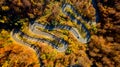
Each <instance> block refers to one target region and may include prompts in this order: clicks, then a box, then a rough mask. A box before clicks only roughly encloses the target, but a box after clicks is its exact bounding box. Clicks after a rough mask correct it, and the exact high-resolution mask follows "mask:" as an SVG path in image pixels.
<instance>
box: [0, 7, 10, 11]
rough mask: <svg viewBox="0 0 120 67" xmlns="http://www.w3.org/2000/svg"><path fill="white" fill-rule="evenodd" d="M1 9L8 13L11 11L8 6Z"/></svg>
mask: <svg viewBox="0 0 120 67" xmlns="http://www.w3.org/2000/svg"><path fill="white" fill-rule="evenodd" d="M1 8H2V10H4V11H6V10H9V9H10V8H9V7H8V6H2V7H1Z"/></svg>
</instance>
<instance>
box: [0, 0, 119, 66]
mask: <svg viewBox="0 0 120 67" xmlns="http://www.w3.org/2000/svg"><path fill="white" fill-rule="evenodd" d="M91 1H92V0H65V2H66V3H70V4H71V5H72V6H74V7H75V9H76V10H77V11H78V12H79V13H80V14H81V15H82V16H84V17H85V18H88V19H89V20H90V22H92V21H95V19H96V18H95V17H96V16H95V13H96V10H95V8H94V7H93V5H92V3H91ZM96 1H97V7H98V10H99V15H100V20H99V21H98V22H97V24H96V25H89V24H87V22H88V21H86V20H85V19H82V18H80V17H77V16H76V15H74V13H73V11H72V10H71V9H69V8H67V9H66V11H67V12H70V13H71V14H72V15H73V16H75V18H77V19H78V20H80V21H81V22H82V23H83V24H84V25H85V26H86V27H87V28H88V30H89V31H90V33H91V41H90V42H89V43H87V44H83V43H81V42H79V41H77V39H76V38H74V36H73V35H72V33H71V32H69V31H68V30H62V29H59V30H54V31H53V30H50V31H49V30H45V29H42V28H38V29H39V30H41V31H44V32H46V33H51V34H54V35H56V36H57V37H59V38H62V39H64V40H65V41H67V42H68V44H69V45H68V48H67V50H66V51H65V52H58V51H57V50H56V49H54V48H53V47H52V46H50V45H49V44H46V43H44V42H34V41H31V40H28V39H27V38H24V37H22V36H21V37H20V36H19V38H20V39H22V40H24V41H25V42H27V43H30V44H32V45H35V46H37V47H39V48H40V49H39V51H40V56H39V58H40V62H41V63H40V62H39V59H38V56H37V55H36V54H35V53H36V52H35V50H33V49H31V47H28V46H25V45H24V44H20V43H19V42H16V41H15V40H14V39H13V38H12V36H11V35H10V34H11V31H12V30H13V29H19V30H21V31H22V32H24V33H25V34H26V35H28V36H30V37H33V38H44V39H46V40H49V41H51V42H54V43H56V45H57V46H59V47H62V46H63V44H61V43H58V42H57V41H56V40H51V39H49V37H46V36H43V35H36V34H34V33H32V31H30V30H29V24H32V23H33V22H34V21H35V22H38V23H41V24H45V25H46V24H47V25H51V26H56V25H59V24H62V25H68V26H72V27H75V28H77V29H78V31H79V32H80V33H81V34H82V36H83V37H84V36H86V35H85V34H84V31H83V30H82V29H81V28H80V27H79V25H77V24H76V23H74V22H72V21H71V20H70V17H69V16H66V15H65V14H64V13H63V12H62V8H61V6H62V4H63V0H0V67H40V66H41V65H43V66H45V67H68V66H73V67H74V66H78V67H120V35H119V34H120V31H119V30H120V26H119V24H120V5H119V4H120V1H119V0H96Z"/></svg>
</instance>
